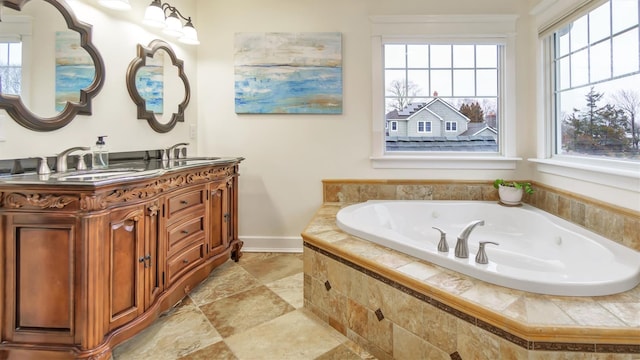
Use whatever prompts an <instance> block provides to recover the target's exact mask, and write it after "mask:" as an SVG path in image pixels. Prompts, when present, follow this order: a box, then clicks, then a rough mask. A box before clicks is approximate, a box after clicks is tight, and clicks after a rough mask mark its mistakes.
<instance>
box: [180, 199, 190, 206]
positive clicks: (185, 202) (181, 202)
mask: <svg viewBox="0 0 640 360" xmlns="http://www.w3.org/2000/svg"><path fill="white" fill-rule="evenodd" d="M180 204H182V205H187V204H189V202H188V201H187V200H180Z"/></svg>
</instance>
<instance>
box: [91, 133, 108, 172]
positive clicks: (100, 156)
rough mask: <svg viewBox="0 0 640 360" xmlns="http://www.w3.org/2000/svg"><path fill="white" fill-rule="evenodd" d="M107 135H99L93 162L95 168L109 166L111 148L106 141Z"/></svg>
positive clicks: (94, 149)
mask: <svg viewBox="0 0 640 360" xmlns="http://www.w3.org/2000/svg"><path fill="white" fill-rule="evenodd" d="M106 137H107V136H106V135H102V136H98V141H96V146H95V147H94V148H93V163H92V167H93V168H94V169H105V168H107V167H108V166H109V150H108V149H107V144H106V143H105V142H104V138H106Z"/></svg>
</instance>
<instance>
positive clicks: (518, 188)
mask: <svg viewBox="0 0 640 360" xmlns="http://www.w3.org/2000/svg"><path fill="white" fill-rule="evenodd" d="M493 187H494V188H496V189H498V195H499V196H500V202H501V203H503V204H505V205H520V201H521V200H522V194H523V193H527V194H533V187H532V186H531V183H528V182H517V181H505V180H503V179H496V180H495V181H494V182H493Z"/></svg>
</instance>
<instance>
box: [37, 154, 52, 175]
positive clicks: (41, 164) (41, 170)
mask: <svg viewBox="0 0 640 360" xmlns="http://www.w3.org/2000/svg"><path fill="white" fill-rule="evenodd" d="M48 174H51V169H49V164H48V163H47V158H46V157H44V156H40V157H38V175H48Z"/></svg>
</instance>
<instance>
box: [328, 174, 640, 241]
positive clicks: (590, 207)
mask: <svg viewBox="0 0 640 360" xmlns="http://www.w3.org/2000/svg"><path fill="white" fill-rule="evenodd" d="M322 183H323V200H324V201H323V202H325V203H327V202H329V203H332V202H337V203H357V202H363V201H367V200H486V201H493V200H496V201H497V200H498V191H497V190H496V189H494V188H493V183H492V182H489V181H455V180H355V179H346V180H342V179H335V180H333V179H332V180H323V182H322ZM532 184H533V186H534V188H535V190H536V191H535V193H534V194H533V195H525V196H524V198H523V201H524V202H526V203H528V204H530V205H532V206H535V207H537V208H540V209H541V210H544V211H546V212H548V213H550V214H553V215H556V216H558V217H561V218H563V219H564V220H567V221H570V222H572V223H574V224H577V225H580V226H583V227H585V228H587V229H589V230H590V231H593V232H595V233H597V234H600V235H602V236H604V237H606V238H608V239H611V240H613V241H616V242H618V243H620V244H622V245H625V246H627V247H630V248H632V249H635V250H636V251H640V231H638V229H640V212H638V211H633V210H630V209H625V208H621V207H618V206H615V205H613V204H608V203H604V202H601V201H598V200H595V199H591V198H588V197H585V196H582V195H578V194H573V193H569V192H566V191H562V190H559V189H555V188H553V187H550V186H547V185H544V184H538V183H532Z"/></svg>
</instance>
